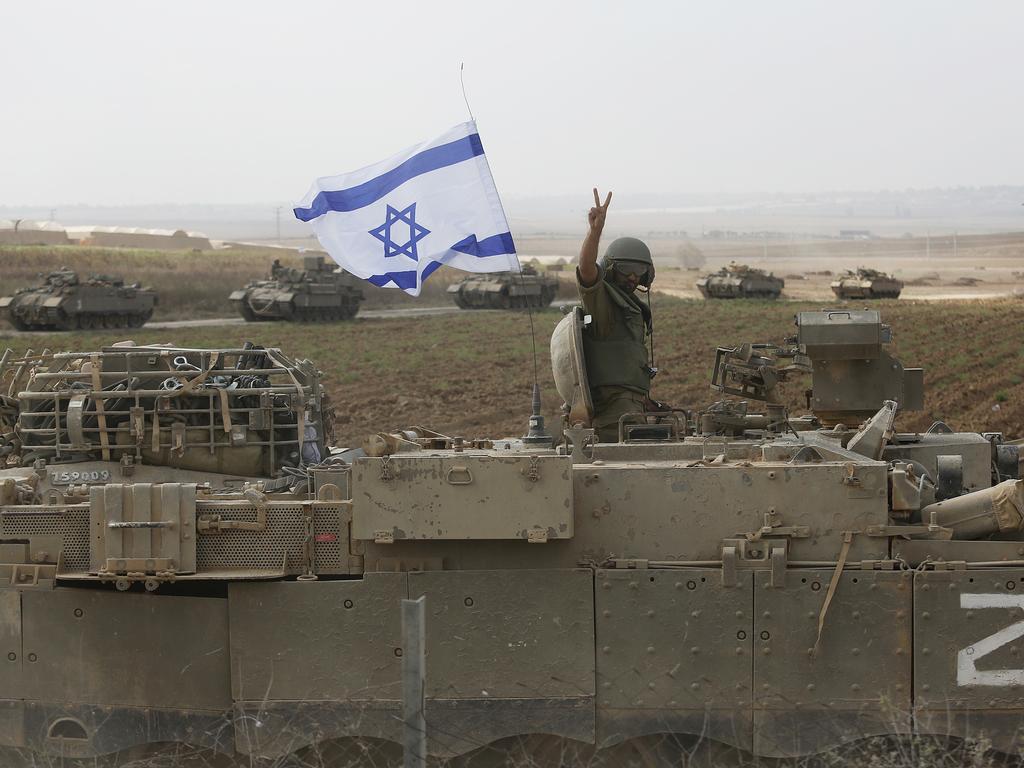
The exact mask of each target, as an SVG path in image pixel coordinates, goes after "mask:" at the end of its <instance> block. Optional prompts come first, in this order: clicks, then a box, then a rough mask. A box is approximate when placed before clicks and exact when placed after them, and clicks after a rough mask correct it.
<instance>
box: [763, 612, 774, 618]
mask: <svg viewBox="0 0 1024 768" xmlns="http://www.w3.org/2000/svg"><path fill="white" fill-rule="evenodd" d="M761 617H762V618H764V619H770V618H771V617H772V612H771V611H765V612H764V613H762V614H761Z"/></svg>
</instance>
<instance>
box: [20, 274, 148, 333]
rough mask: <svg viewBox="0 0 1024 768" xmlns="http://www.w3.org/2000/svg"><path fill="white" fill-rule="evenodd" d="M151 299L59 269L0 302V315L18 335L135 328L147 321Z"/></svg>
mask: <svg viewBox="0 0 1024 768" xmlns="http://www.w3.org/2000/svg"><path fill="white" fill-rule="evenodd" d="M156 303H157V294H156V292H155V291H153V290H152V289H150V288H143V287H142V286H140V285H139V284H138V283H132V284H130V285H125V283H124V280H122V279H121V278H120V277H114V276H112V275H89V276H88V277H87V278H86V279H84V280H82V279H80V278H79V276H78V273H77V272H75V271H74V270H71V269H67V268H66V267H61V268H60V269H57V270H54V271H53V272H50V273H48V274H46V275H44V276H43V282H42V284H40V285H38V286H36V287H34V288H32V287H29V288H21V289H19V290H17V291H15V293H14V295H13V296H4V297H3V298H0V309H5V310H6V314H7V319H8V320H9V321H10V323H11V325H13V326H14V327H15V328H17V329H18V330H19V331H42V330H51V329H56V330H60V331H71V330H75V329H79V328H83V329H86V328H140V327H142V326H143V325H144V324H145V323H146V321H147V320H149V318H150V317H152V316H153V307H155V306H156Z"/></svg>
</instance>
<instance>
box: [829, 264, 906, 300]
mask: <svg viewBox="0 0 1024 768" xmlns="http://www.w3.org/2000/svg"><path fill="white" fill-rule="evenodd" d="M831 287H832V292H833V293H834V294H835V295H836V296H837V297H838V298H840V299H898V298H899V297H900V292H901V291H902V290H903V281H902V280H897V279H896V278H895V277H893V276H892V275H887V274H886V273H885V272H879V271H878V270H877V269H868V268H867V267H858V268H857V269H856V270H852V269H848V270H846V272H845V273H843V274H842V275H840V276H839V277H838V278H837V279H836V280H833V281H832V283H831Z"/></svg>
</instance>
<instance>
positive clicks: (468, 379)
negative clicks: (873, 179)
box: [7, 296, 1024, 445]
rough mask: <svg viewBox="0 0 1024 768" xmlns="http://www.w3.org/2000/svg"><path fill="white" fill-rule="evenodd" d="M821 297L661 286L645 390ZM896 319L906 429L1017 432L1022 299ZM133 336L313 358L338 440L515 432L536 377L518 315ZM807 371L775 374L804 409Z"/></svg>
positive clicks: (709, 395)
mask: <svg viewBox="0 0 1024 768" xmlns="http://www.w3.org/2000/svg"><path fill="white" fill-rule="evenodd" d="M819 306H820V305H819V304H818V303H808V304H804V303H797V302H759V301H739V302H724V301H723V302H705V301H687V300H681V299H674V298H671V297H665V296H659V297H656V299H655V301H654V317H655V322H656V326H655V355H656V358H657V360H656V362H657V365H658V366H659V367H660V368H661V370H662V373H661V374H660V375H659V376H658V378H657V380H656V381H655V386H654V392H653V395H654V396H655V397H656V398H658V399H659V400H663V401H666V402H669V403H672V404H674V405H678V406H682V407H699V406H701V405H706V404H708V403H710V402H712V401H713V400H715V399H717V398H716V397H715V394H716V393H714V392H712V391H711V390H710V389H709V388H708V383H709V382H710V377H711V367H712V365H713V362H714V351H715V347H716V346H718V345H720V344H721V345H735V344H738V343H740V342H743V341H776V342H780V341H781V340H782V339H783V337H784V336H785V335H788V334H790V333H792V330H793V325H792V323H793V315H794V313H795V312H796V311H798V310H800V309H815V308H818V307H819ZM877 306H878V308H879V309H881V311H882V313H883V319H884V320H885V322H887V323H889V324H890V325H892V327H893V330H894V337H895V343H894V345H893V348H894V351H895V353H896V354H897V356H898V357H899V358H900V359H901V360H902V361H903V363H904V364H905V365H907V366H921V367H924V368H925V386H926V397H925V405H926V409H925V410H924V411H923V412H920V413H908V414H905V415H903V416H902V417H901V419H900V422H899V424H900V428H901V429H903V430H914V429H926V428H927V427H928V426H929V425H930V424H931V423H932V421H934V420H936V419H942V420H944V421H947V422H948V423H949V424H950V425H951V426H952V427H954V428H957V429H970V430H978V431H1003V432H1005V433H1006V434H1007V435H1008V436H1012V437H1020V436H1024V356H1022V355H1021V353H1020V349H1021V329H1024V301H1021V300H1001V301H990V302H977V301H970V302H913V301H902V300H901V301H885V302H877ZM559 318H560V313H558V312H557V311H554V310H547V311H544V312H540V313H537V314H536V315H535V316H534V322H535V325H536V329H537V353H538V360H539V366H538V370H539V378H540V382H541V385H542V388H543V397H544V414H545V416H546V417H547V419H548V423H549V425H550V426H551V427H553V428H554V429H555V430H557V425H558V418H557V413H558V408H559V406H560V405H561V403H560V400H559V399H558V397H557V394H556V393H555V390H554V383H553V380H552V378H551V369H550V361H549V351H548V338H549V337H550V334H551V331H552V329H553V328H554V326H555V323H556V322H557V321H558V320H559ZM119 338H124V335H123V334H121V335H118V336H111V335H109V334H108V333H66V334H36V335H34V336H32V337H31V338H28V337H18V338H14V339H10V340H7V341H8V345H9V346H11V347H12V348H13V349H15V351H18V352H22V351H24V350H25V349H26V348H27V347H29V346H31V347H34V348H35V349H37V350H38V349H42V348H45V347H49V348H51V349H60V350H66V349H76V350H87V349H93V348H96V347H98V346H100V345H103V344H106V343H109V342H112V341H115V340H117V339H119ZM135 339H136V340H137V341H139V342H150V343H152V342H172V343H176V344H179V345H184V346H192V347H210V346H228V345H240V344H241V343H242V342H244V341H253V342H256V343H259V344H264V345H268V346H277V347H280V348H282V349H283V350H285V351H286V352H287V353H288V354H290V355H293V356H296V357H307V358H309V359H312V360H314V361H315V362H316V363H317V364H318V365H319V366H320V368H321V370H323V372H324V374H325V377H326V386H327V390H328V392H329V393H330V395H331V397H332V400H333V402H334V404H335V406H336V408H337V412H338V417H339V418H338V442H339V443H341V444H346V445H357V444H361V443H362V441H363V440H364V439H365V438H366V437H367V435H369V434H370V433H372V432H375V431H380V430H390V429H393V428H401V427H407V426H410V425H423V426H428V427H431V428H433V429H437V430H439V431H441V432H444V433H446V434H449V435H461V436H464V437H467V438H471V437H482V436H491V437H497V436H504V435H520V434H522V433H523V432H524V431H525V429H526V422H527V417H528V416H529V410H530V390H531V384H532V377H533V368H532V357H531V343H530V333H529V323H528V318H527V316H526V315H525V314H521V313H500V312H487V313H474V312H465V313H460V314H456V315H444V316H421V317H415V318H408V319H405V318H402V319H387V320H384V319H359V318H357V319H356V321H354V322H351V323H337V324H330V325H317V326H310V325H290V324H282V323H275V324H259V325H247V326H226V327H224V328H188V329H175V330H173V331H168V330H162V331H161V330H145V329H144V330H142V331H141V332H138V333H136V334H135ZM806 386H807V383H806V382H805V381H802V380H801V381H792V382H790V383H788V384H786V385H784V389H783V394H784V396H785V397H784V399H785V400H786V401H787V402H788V404H789V405H790V407H791V408H793V409H794V410H795V411H799V410H801V409H802V401H803V397H802V391H803V389H804V388H805V387H806Z"/></svg>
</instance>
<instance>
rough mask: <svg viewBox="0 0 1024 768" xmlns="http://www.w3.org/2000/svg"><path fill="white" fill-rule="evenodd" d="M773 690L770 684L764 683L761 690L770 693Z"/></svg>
mask: <svg viewBox="0 0 1024 768" xmlns="http://www.w3.org/2000/svg"><path fill="white" fill-rule="evenodd" d="M771 689H772V687H771V686H770V685H768V683H764V684H762V685H761V690H762V691H770V690H771Z"/></svg>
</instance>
